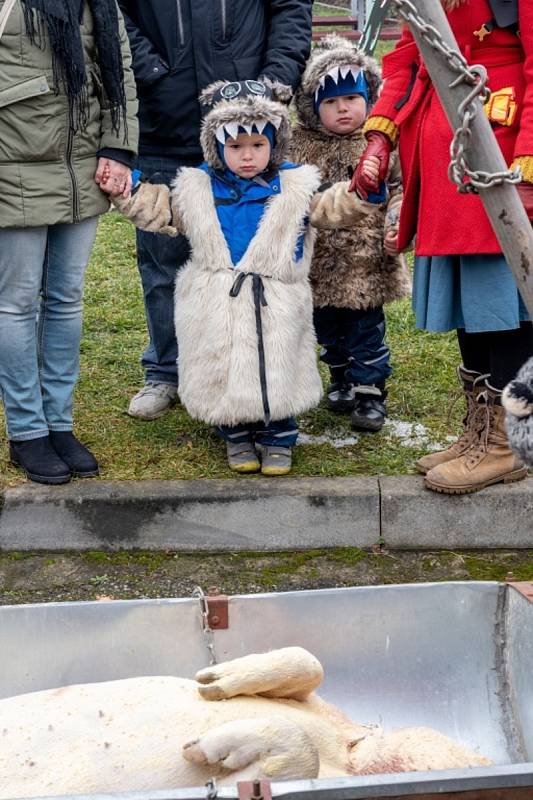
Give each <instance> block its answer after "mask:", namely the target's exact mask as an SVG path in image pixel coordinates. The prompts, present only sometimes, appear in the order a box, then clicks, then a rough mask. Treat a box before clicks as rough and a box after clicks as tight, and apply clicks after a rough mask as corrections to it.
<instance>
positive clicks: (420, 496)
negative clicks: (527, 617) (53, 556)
mask: <svg viewBox="0 0 533 800" xmlns="http://www.w3.org/2000/svg"><path fill="white" fill-rule="evenodd" d="M378 541H381V542H384V543H385V544H386V546H387V547H389V548H391V549H416V550H421V549H448V548H450V549H470V548H472V549H475V548H486V549H491V548H510V549H511V548H513V549H514V548H532V549H533V479H528V480H526V481H523V482H521V483H518V484H514V485H512V486H495V487H491V488H489V489H487V490H485V491H483V492H480V493H478V494H474V495H467V496H464V497H449V496H444V495H438V494H434V493H432V492H428V491H427V490H425V489H424V488H423V484H422V481H421V479H420V478H419V477H414V476H402V477H394V478H278V479H258V480H203V481H128V482H103V481H101V482H94V481H86V482H77V483H72V484H69V485H68V486H65V487H54V488H49V487H44V486H38V485H24V486H20V487H18V488H15V489H8V490H7V491H6V492H5V494H4V498H3V507H2V510H1V513H0V549H2V550H18V551H33V550H45V551H62V550H75V551H76V550H133V549H146V550H166V549H168V550H176V551H182V552H192V551H205V552H216V551H218V552H223V551H231V552H239V551H241V552H242V551H275V550H295V549H297V550H300V549H310V548H332V547H361V548H369V547H371V546H372V545H373V544H375V543H376V542H378Z"/></svg>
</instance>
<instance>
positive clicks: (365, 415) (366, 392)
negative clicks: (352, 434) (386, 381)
mask: <svg viewBox="0 0 533 800" xmlns="http://www.w3.org/2000/svg"><path fill="white" fill-rule="evenodd" d="M354 395H355V400H354V409H353V411H352V415H351V418H350V421H351V424H352V428H354V429H355V430H357V431H370V432H371V433H375V432H376V431H380V430H381V429H382V427H383V424H384V422H385V419H386V417H387V407H386V405H385V399H386V397H387V392H386V391H385V389H383V388H381V387H379V386H356V387H355V389H354Z"/></svg>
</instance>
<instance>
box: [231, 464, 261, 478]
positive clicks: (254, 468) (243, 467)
mask: <svg viewBox="0 0 533 800" xmlns="http://www.w3.org/2000/svg"><path fill="white" fill-rule="evenodd" d="M229 468H230V469H231V470H232V471H233V472H240V473H242V474H244V475H249V474H250V473H251V472H259V470H260V469H261V464H260V463H259V461H245V462H244V464H236V465H235V466H233V465H232V464H230V465H229Z"/></svg>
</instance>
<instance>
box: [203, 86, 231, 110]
mask: <svg viewBox="0 0 533 800" xmlns="http://www.w3.org/2000/svg"><path fill="white" fill-rule="evenodd" d="M227 83H228V81H215V83H211V84H209V86H207V88H205V89H204V90H203V91H202V92H201V93H200V97H199V100H200V103H201V104H202V105H203V106H212V105H213V103H214V99H215V96H216V94H217V92H219V91H220V90H221V89H222V87H223V86H225V85H226V84H227Z"/></svg>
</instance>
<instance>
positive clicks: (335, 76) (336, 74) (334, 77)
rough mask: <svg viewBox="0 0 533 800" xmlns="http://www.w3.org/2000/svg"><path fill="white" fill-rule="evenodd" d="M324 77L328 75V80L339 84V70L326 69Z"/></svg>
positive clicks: (336, 68)
mask: <svg viewBox="0 0 533 800" xmlns="http://www.w3.org/2000/svg"><path fill="white" fill-rule="evenodd" d="M326 75H329V77H330V78H331V79H332V80H333V81H334V82H335V83H338V82H339V68H338V67H332V68H331V69H328V71H327V73H326Z"/></svg>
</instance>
